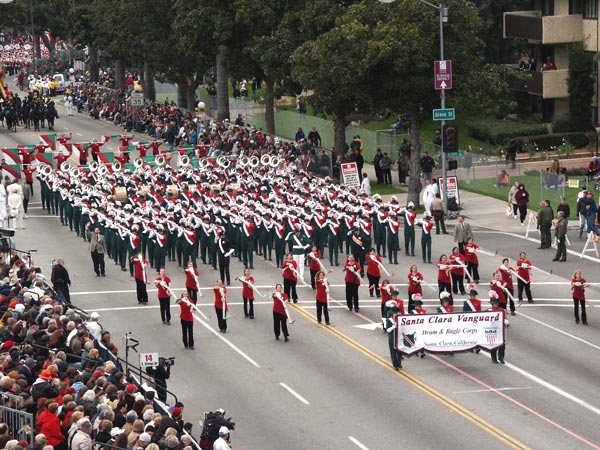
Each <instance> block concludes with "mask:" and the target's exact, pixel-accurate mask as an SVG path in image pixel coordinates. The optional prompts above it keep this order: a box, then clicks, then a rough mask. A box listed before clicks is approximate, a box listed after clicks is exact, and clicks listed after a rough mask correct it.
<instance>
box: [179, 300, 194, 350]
mask: <svg viewBox="0 0 600 450" xmlns="http://www.w3.org/2000/svg"><path fill="white" fill-rule="evenodd" d="M175 303H177V304H178V305H179V308H180V312H179V319H180V320H181V335H182V338H183V347H184V348H185V349H186V350H187V349H190V350H194V316H193V315H192V309H193V303H192V302H191V301H190V298H189V295H188V292H187V291H183V292H182V293H181V297H180V298H178V299H177V300H176V301H175Z"/></svg>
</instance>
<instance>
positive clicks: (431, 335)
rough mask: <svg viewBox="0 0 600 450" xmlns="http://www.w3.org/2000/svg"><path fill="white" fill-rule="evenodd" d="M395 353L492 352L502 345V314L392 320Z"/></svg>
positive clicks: (436, 315) (427, 315)
mask: <svg viewBox="0 0 600 450" xmlns="http://www.w3.org/2000/svg"><path fill="white" fill-rule="evenodd" d="M395 320H396V321H397V323H398V333H397V335H396V349H397V350H398V351H399V352H401V353H403V354H405V355H411V354H413V353H415V352H417V351H419V350H427V351H430V352H459V351H464V350H469V349H472V348H476V347H481V348H485V349H487V350H492V349H494V348H497V347H499V346H501V345H502V344H504V317H503V314H502V311H486V312H465V313H452V314H425V315H410V316H401V315H397V316H395Z"/></svg>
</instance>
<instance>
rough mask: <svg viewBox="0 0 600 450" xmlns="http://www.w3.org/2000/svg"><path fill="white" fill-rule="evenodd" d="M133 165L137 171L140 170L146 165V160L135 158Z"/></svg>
mask: <svg viewBox="0 0 600 450" xmlns="http://www.w3.org/2000/svg"><path fill="white" fill-rule="evenodd" d="M133 165H134V166H135V168H136V169H140V168H141V167H142V166H143V165H144V160H143V159H142V158H135V159H134V160H133ZM90 170H91V166H90Z"/></svg>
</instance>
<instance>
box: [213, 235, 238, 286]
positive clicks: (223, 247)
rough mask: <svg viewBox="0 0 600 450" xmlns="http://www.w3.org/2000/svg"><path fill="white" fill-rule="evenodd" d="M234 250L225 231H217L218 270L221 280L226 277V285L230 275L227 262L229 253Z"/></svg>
mask: <svg viewBox="0 0 600 450" xmlns="http://www.w3.org/2000/svg"><path fill="white" fill-rule="evenodd" d="M234 252H235V249H233V248H231V242H230V241H229V239H227V237H226V235H225V231H223V230H220V231H219V240H218V241H217V255H218V259H219V272H220V273H221V280H225V279H227V286H229V285H230V284H231V275H230V272H229V262H230V260H231V255H233V253H234Z"/></svg>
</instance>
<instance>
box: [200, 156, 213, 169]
mask: <svg viewBox="0 0 600 450" xmlns="http://www.w3.org/2000/svg"><path fill="white" fill-rule="evenodd" d="M209 165H210V163H209V162H208V159H206V158H202V159H201V160H199V161H198V167H199V168H200V169H201V170H206V169H207V167H208V166H209Z"/></svg>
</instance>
